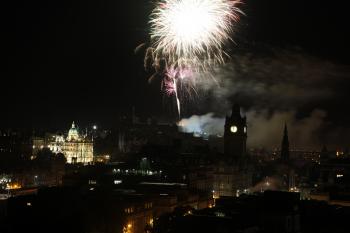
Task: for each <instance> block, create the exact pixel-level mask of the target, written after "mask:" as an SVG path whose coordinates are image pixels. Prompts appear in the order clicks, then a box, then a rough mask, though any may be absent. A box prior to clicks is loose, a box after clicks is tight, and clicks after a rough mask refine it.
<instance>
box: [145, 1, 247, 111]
mask: <svg viewBox="0 0 350 233" xmlns="http://www.w3.org/2000/svg"><path fill="white" fill-rule="evenodd" d="M238 4H240V0H159V1H158V2H157V3H156V5H155V8H154V10H153V11H152V13H151V16H150V21H149V23H150V28H151V30H150V37H151V38H150V39H151V45H150V46H151V47H150V48H148V49H147V52H146V56H145V69H146V70H148V69H149V67H150V66H152V67H153V68H154V69H155V70H156V72H158V73H163V74H165V76H166V77H165V79H170V80H168V81H165V82H164V83H165V89H166V93H167V94H168V95H171V94H174V95H175V97H176V103H177V107H178V113H179V117H180V115H181V111H180V100H179V98H178V89H177V83H178V82H182V81H184V80H185V79H191V78H194V75H193V74H194V73H200V72H205V71H207V70H208V69H210V68H211V67H213V66H215V65H218V64H221V63H223V62H224V58H225V57H226V56H227V54H226V52H225V51H224V49H223V46H224V45H225V44H226V43H227V42H228V41H230V40H232V38H231V34H232V31H233V28H234V25H235V23H236V22H237V20H238V18H239V14H240V13H242V12H241V11H240V9H239V8H238V7H237V6H238ZM161 62H162V67H160V66H159V64H160V63H161ZM157 70H158V71H157ZM196 76H198V75H196ZM187 83H191V82H187Z"/></svg>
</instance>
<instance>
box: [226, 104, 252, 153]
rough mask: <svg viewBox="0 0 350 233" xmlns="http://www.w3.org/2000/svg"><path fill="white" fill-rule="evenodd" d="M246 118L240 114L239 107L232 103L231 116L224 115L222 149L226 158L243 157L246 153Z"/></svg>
mask: <svg viewBox="0 0 350 233" xmlns="http://www.w3.org/2000/svg"><path fill="white" fill-rule="evenodd" d="M246 143H247V118H246V117H245V116H244V117H242V115H241V107H240V106H239V105H238V104H234V105H233V107H232V113H231V116H226V121H225V133H224V151H225V156H226V157H228V158H235V159H239V158H243V157H244V155H245V154H246Z"/></svg>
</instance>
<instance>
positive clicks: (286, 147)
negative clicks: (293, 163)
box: [281, 124, 289, 161]
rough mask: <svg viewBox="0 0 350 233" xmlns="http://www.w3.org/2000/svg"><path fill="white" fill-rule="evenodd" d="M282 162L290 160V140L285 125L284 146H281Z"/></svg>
mask: <svg viewBox="0 0 350 233" xmlns="http://www.w3.org/2000/svg"><path fill="white" fill-rule="evenodd" d="M281 160H282V161H288V160H289V139H288V129H287V124H285V125H284V133H283V139H282V146H281Z"/></svg>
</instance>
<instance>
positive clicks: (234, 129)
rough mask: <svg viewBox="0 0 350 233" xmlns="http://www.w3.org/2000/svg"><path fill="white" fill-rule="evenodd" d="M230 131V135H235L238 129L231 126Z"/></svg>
mask: <svg viewBox="0 0 350 233" xmlns="http://www.w3.org/2000/svg"><path fill="white" fill-rule="evenodd" d="M230 130H231V132H232V133H237V130H238V129H237V126H235V125H233V126H231V128H230Z"/></svg>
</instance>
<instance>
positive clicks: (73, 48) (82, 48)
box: [0, 0, 350, 129]
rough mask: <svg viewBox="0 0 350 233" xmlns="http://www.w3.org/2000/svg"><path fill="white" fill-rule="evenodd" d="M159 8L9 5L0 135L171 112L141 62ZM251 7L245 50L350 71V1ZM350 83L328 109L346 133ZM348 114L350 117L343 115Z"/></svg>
mask: <svg viewBox="0 0 350 233" xmlns="http://www.w3.org/2000/svg"><path fill="white" fill-rule="evenodd" d="M243 1H244V0H243ZM149 2H150V1H146V0H144V1H142V0H126V1H118V0H99V1H92V0H80V1H76V0H69V1H68V0H46V1H45V0H37V1H27V0H14V1H5V2H4V3H2V6H1V13H0V15H1V24H2V25H1V29H2V33H1V37H2V43H1V55H2V62H1V70H0V72H1V82H2V85H1V92H0V93H1V94H0V99H1V100H0V101H1V102H0V106H1V111H0V112H1V122H0V127H16V126H26V127H33V126H34V127H44V128H51V129H54V128H61V127H65V128H66V127H67V126H66V125H67V124H69V122H71V121H72V120H76V121H80V122H81V124H86V123H88V122H97V123H100V124H104V125H111V124H113V122H114V121H115V120H116V119H117V117H118V115H119V114H122V113H123V112H126V111H128V110H129V109H130V107H131V106H133V105H135V106H136V109H138V110H139V111H140V112H142V113H143V114H145V113H147V109H148V106H150V109H152V111H155V112H157V109H158V108H159V109H161V106H160V102H161V100H159V101H157V100H155V96H157V93H153V92H157V90H155V89H154V88H153V89H152V88H150V87H149V86H148V85H147V82H146V74H145V73H144V72H143V64H142V62H143V61H142V55H135V54H134V48H135V47H136V46H137V45H139V44H140V43H142V42H143V41H145V40H147V30H148V25H147V17H148V14H149V13H150V9H151V5H150V3H149ZM244 2H245V4H244V6H243V10H244V12H245V13H246V16H243V17H242V21H241V23H240V25H239V29H238V30H237V33H236V36H237V37H236V43H237V45H236V47H238V49H239V48H241V47H242V48H243V47H244V49H246V50H247V49H248V50H251V51H250V52H253V53H254V51H255V50H258V49H257V48H259V47H260V45H263V46H267V47H269V48H275V47H278V48H295V47H297V48H299V49H301V50H302V51H303V53H307V54H309V55H310V56H314V57H316V58H319V59H323V60H327V61H330V62H332V63H334V64H337V65H340V66H343V67H348V65H349V60H348V54H349V45H348V42H349V41H350V38H349V36H348V32H349V26H348V22H350V21H349V14H348V12H346V10H347V9H348V8H347V7H346V3H345V1H341V0H337V1H324V0H307V1H306V0H245V1H244ZM345 78H347V77H345ZM344 83H345V84H349V82H348V81H346V80H343V81H342V80H341V81H340V82H339V85H338V84H334V85H332V88H333V90H332V91H333V92H336V93H339V92H340V93H341V95H337V97H334V98H332V97H331V98H329V99H328V100H327V101H325V103H324V106H322V108H325V109H326V110H327V111H331V112H332V113H333V115H332V116H331V118H332V121H334V122H337V124H339V125H341V124H347V120H346V119H348V118H349V117H350V112H349V110H348V104H347V101H348V99H349V97H350V94H348V93H347V92H348V86H347V87H344ZM281 104H283V103H281ZM317 104H319V103H318V102H315V104H314V105H317ZM340 104H342V105H343V107H335V106H338V105H340ZM309 105H310V106H311V107H310V109H312V108H317V107H318V106H313V103H309ZM345 105H347V106H345ZM159 111H160V110H159ZM201 111H202V112H203V111H205V110H203V109H202V110H201ZM194 113H195V112H194Z"/></svg>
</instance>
